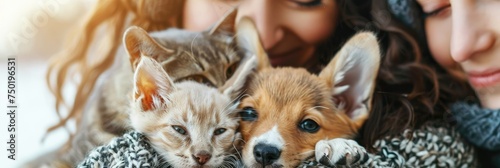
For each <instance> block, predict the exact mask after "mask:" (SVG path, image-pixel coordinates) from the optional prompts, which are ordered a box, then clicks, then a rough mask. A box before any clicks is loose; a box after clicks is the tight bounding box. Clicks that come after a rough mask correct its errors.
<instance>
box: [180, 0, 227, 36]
mask: <svg viewBox="0 0 500 168" xmlns="http://www.w3.org/2000/svg"><path fill="white" fill-rule="evenodd" d="M235 5H237V3H236V2H232V1H221V0H186V1H185V4H184V15H183V28H184V29H186V30H190V31H203V30H206V29H208V27H210V26H211V25H212V24H214V23H215V22H216V21H217V20H219V19H220V17H221V16H224V13H225V12H226V11H228V10H229V9H231V8H232V7H233V6H235Z"/></svg>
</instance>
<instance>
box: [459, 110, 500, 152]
mask: <svg viewBox="0 0 500 168" xmlns="http://www.w3.org/2000/svg"><path fill="white" fill-rule="evenodd" d="M451 110H452V112H453V117H454V118H455V120H456V122H457V130H458V132H460V133H461V134H462V136H463V137H464V138H465V139H467V140H469V141H470V142H471V143H472V144H474V145H476V146H478V147H481V148H484V149H488V150H494V151H495V150H496V151H498V150H500V134H499V132H500V110H489V109H482V108H481V107H479V106H478V105H477V104H467V103H465V102H460V103H456V104H454V105H452V108H451Z"/></svg>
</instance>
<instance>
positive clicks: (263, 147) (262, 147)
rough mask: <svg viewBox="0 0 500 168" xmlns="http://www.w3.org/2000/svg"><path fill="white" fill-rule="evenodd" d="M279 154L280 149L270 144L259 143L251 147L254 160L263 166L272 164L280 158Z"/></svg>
mask: <svg viewBox="0 0 500 168" xmlns="http://www.w3.org/2000/svg"><path fill="white" fill-rule="evenodd" d="M280 155H281V151H280V150H279V149H278V148H276V147H274V146H271V145H267V144H261V143H259V144H257V145H256V146H255V147H253V156H254V157H255V160H257V162H259V163H260V164H262V165H263V166H266V165H270V164H272V163H273V162H274V161H276V160H278V159H279V158H280Z"/></svg>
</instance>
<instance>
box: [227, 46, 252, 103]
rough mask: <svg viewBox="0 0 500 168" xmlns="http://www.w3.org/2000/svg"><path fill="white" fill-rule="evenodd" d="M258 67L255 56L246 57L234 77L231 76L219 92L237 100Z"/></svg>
mask: <svg viewBox="0 0 500 168" xmlns="http://www.w3.org/2000/svg"><path fill="white" fill-rule="evenodd" d="M256 66H257V58H256V57H255V56H253V55H252V56H247V57H244V58H243V60H242V61H241V62H240V64H239V65H238V68H237V69H236V71H235V72H234V74H233V76H231V78H229V79H228V80H227V82H226V83H225V84H224V86H222V87H221V88H219V90H220V91H221V92H222V93H223V94H225V95H228V96H229V97H231V98H236V97H237V96H238V95H239V94H240V93H242V92H243V88H245V84H246V83H247V81H248V79H249V77H250V76H251V74H252V73H253V72H254V70H255V68H256Z"/></svg>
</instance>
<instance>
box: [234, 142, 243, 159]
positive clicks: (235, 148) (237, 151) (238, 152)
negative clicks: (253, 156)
mask: <svg viewBox="0 0 500 168" xmlns="http://www.w3.org/2000/svg"><path fill="white" fill-rule="evenodd" d="M233 148H234V150H236V153H237V154H238V156H240V158H243V157H242V156H241V153H240V151H239V150H238V148H237V147H236V146H235V145H234V143H233Z"/></svg>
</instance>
